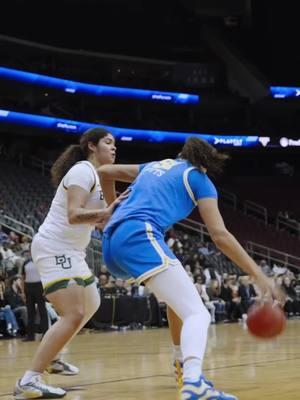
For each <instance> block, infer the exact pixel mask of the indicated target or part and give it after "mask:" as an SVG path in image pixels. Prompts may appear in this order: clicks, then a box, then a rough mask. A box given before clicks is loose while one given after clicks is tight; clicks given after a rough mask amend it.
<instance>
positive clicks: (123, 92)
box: [0, 67, 200, 104]
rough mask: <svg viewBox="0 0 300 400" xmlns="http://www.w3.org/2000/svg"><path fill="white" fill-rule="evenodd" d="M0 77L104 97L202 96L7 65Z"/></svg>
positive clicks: (183, 100) (170, 99)
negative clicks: (56, 75)
mask: <svg viewBox="0 0 300 400" xmlns="http://www.w3.org/2000/svg"><path fill="white" fill-rule="evenodd" d="M0 79H8V80H13V81H17V82H22V83H27V84H30V85H36V86H40V87H44V88H52V89H57V90H62V91H64V92H66V93H71V94H74V95H75V94H84V95H92V96H103V97H105V96H106V97H119V98H123V99H137V100H148V101H153V102H166V103H175V104H196V103H199V101H200V97H199V96H198V95H195V94H187V93H176V92H161V91H157V90H144V89H132V88H124V87H115V86H104V85H94V84H89V83H81V82H75V81H69V80H66V79H61V78H54V77H51V76H47V75H40V74H35V73H32V72H25V71H19V70H16V69H11V68H5V67H0Z"/></svg>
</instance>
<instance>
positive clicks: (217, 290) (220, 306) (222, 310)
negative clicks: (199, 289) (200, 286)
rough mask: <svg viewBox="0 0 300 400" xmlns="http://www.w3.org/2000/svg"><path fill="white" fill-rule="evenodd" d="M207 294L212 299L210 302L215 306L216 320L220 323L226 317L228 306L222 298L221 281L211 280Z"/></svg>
mask: <svg viewBox="0 0 300 400" xmlns="http://www.w3.org/2000/svg"><path fill="white" fill-rule="evenodd" d="M206 292H207V294H208V297H209V298H210V301H211V302H212V303H213V304H214V306H215V309H216V310H215V316H216V320H218V321H220V320H221V319H222V318H223V317H224V316H225V315H226V304H225V301H224V300H223V299H222V298H221V287H220V284H219V281H218V280H216V279H213V280H211V281H210V285H209V287H208V288H207V289H206Z"/></svg>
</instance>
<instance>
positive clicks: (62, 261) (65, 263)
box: [55, 255, 72, 269]
mask: <svg viewBox="0 0 300 400" xmlns="http://www.w3.org/2000/svg"><path fill="white" fill-rule="evenodd" d="M55 261H56V265H60V266H61V267H62V268H63V269H70V268H72V264H71V258H70V257H66V256H65V255H63V256H55Z"/></svg>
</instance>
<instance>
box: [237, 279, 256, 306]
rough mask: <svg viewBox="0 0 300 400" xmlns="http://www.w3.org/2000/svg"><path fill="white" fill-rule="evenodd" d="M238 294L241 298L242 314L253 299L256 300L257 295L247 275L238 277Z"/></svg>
mask: <svg viewBox="0 0 300 400" xmlns="http://www.w3.org/2000/svg"><path fill="white" fill-rule="evenodd" d="M238 294H239V297H240V298H241V305H242V307H243V314H246V313H247V311H248V309H249V307H250V306H251V305H252V304H253V303H254V302H255V300H258V295H257V293H256V292H255V289H254V287H253V285H252V284H251V283H250V280H249V276H241V277H240V285H239V289H238Z"/></svg>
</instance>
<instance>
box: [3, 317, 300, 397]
mask: <svg viewBox="0 0 300 400" xmlns="http://www.w3.org/2000/svg"><path fill="white" fill-rule="evenodd" d="M245 329H246V328H245V327H243V325H242V324H232V325H217V326H211V327H210V331H209V342H208V348H207V353H206V359H205V363H204V370H205V374H206V376H207V378H209V379H212V380H213V381H214V383H215V385H216V386H217V387H218V388H220V389H222V390H224V391H228V392H230V393H233V394H235V395H237V396H238V398H239V400H268V399H270V400H271V399H272V400H296V399H300V321H290V322H288V326H287V330H286V333H285V334H284V335H283V336H282V337H280V338H279V339H277V340H275V341H271V342H262V341H257V340H255V339H253V338H252V337H250V336H249V334H248V333H247V331H246V330H245ZM195 334H197V333H196V332H195ZM36 345H37V344H36V343H31V342H30V343H23V342H22V341H20V340H18V339H13V340H0V400H8V399H12V395H11V392H12V388H13V386H14V383H15V380H16V379H17V378H18V377H20V376H21V374H22V373H23V371H24V369H25V368H26V366H28V365H29V363H30V360H31V358H32V353H33V351H34V349H35V347H36ZM65 353H66V354H65V358H66V359H67V360H68V361H70V362H72V363H74V364H76V365H78V366H79V367H80V369H81V372H80V375H78V376H71V377H68V376H55V375H51V376H50V375H48V376H47V377H46V381H47V382H48V383H50V384H57V385H60V386H62V387H65V388H68V389H69V392H68V394H67V396H66V397H65V399H66V400H101V399H105V400H138V399H139V400H153V399H155V400H179V398H180V397H179V393H178V390H177V388H176V385H175V380H174V377H173V369H172V355H171V354H172V353H171V346H170V338H169V332H168V330H167V329H148V330H143V331H127V332H113V333H111V332H110V333H103V332H101V333H100V332H99V333H98V332H96V333H91V332H89V333H85V334H81V335H79V336H77V338H76V339H75V340H74V341H73V342H72V344H71V345H69V347H68V348H67V349H66V351H65Z"/></svg>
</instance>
